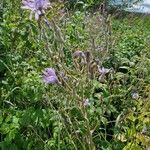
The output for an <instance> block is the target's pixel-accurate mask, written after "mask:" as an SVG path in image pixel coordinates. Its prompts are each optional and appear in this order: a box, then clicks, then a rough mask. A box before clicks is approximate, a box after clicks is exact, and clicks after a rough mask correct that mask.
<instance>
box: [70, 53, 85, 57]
mask: <svg viewBox="0 0 150 150" xmlns="http://www.w3.org/2000/svg"><path fill="white" fill-rule="evenodd" d="M73 57H74V58H77V57H79V58H85V54H84V52H82V51H76V52H74V53H73Z"/></svg>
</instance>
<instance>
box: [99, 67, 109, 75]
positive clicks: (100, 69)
mask: <svg viewBox="0 0 150 150" xmlns="http://www.w3.org/2000/svg"><path fill="white" fill-rule="evenodd" d="M98 71H99V73H100V74H101V75H105V74H107V73H109V71H110V69H106V68H104V67H102V68H98Z"/></svg>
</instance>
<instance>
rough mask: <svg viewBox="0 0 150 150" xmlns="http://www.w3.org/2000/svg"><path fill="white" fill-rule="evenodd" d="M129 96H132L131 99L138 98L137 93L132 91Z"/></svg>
mask: <svg viewBox="0 0 150 150" xmlns="http://www.w3.org/2000/svg"><path fill="white" fill-rule="evenodd" d="M131 96H132V99H135V100H137V99H139V94H138V93H132V94H131Z"/></svg>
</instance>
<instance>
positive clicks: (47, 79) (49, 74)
mask: <svg viewBox="0 0 150 150" xmlns="http://www.w3.org/2000/svg"><path fill="white" fill-rule="evenodd" d="M43 81H44V83H46V84H54V83H57V82H58V77H57V75H56V72H55V70H54V69H53V68H46V69H45V70H44V71H43Z"/></svg>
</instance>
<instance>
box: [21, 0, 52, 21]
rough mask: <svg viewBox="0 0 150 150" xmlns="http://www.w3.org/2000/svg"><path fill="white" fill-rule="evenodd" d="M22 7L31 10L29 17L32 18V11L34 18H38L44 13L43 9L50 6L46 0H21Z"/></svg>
mask: <svg viewBox="0 0 150 150" xmlns="http://www.w3.org/2000/svg"><path fill="white" fill-rule="evenodd" d="M22 4H23V6H22V7H21V8H22V9H28V10H30V11H31V13H30V19H32V15H33V13H35V19H36V20H38V19H39V17H40V16H41V15H43V14H44V13H45V11H44V10H45V9H47V8H48V7H50V3H49V1H48V0H22Z"/></svg>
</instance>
